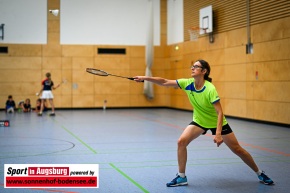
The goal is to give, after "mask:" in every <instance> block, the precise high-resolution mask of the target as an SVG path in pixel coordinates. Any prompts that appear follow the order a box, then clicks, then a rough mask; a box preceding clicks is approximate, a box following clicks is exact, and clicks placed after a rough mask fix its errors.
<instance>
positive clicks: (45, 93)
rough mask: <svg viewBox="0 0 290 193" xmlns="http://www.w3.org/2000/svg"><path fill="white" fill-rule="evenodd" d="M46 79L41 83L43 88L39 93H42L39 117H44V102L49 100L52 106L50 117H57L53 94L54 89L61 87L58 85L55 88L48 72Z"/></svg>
mask: <svg viewBox="0 0 290 193" xmlns="http://www.w3.org/2000/svg"><path fill="white" fill-rule="evenodd" d="M45 76H46V78H45V79H44V80H43V81H42V82H41V85H42V88H41V90H40V92H39V93H41V97H40V98H41V107H40V111H39V113H38V115H39V116H42V112H43V108H44V102H45V100H46V99H47V100H48V101H49V103H50V106H51V113H50V114H49V115H50V116H55V112H54V104H53V94H52V89H56V88H58V87H59V86H60V84H58V85H57V86H54V83H53V81H52V80H51V74H50V73H49V72H48V73H46V74H45Z"/></svg>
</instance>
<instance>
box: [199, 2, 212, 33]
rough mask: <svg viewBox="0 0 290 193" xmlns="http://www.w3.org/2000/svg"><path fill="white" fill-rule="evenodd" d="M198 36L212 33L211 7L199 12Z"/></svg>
mask: <svg viewBox="0 0 290 193" xmlns="http://www.w3.org/2000/svg"><path fill="white" fill-rule="evenodd" d="M199 28H200V32H199V34H200V35H202V34H208V33H212V32H213V14H212V5H209V6H207V7H204V8H201V9H200V10H199Z"/></svg>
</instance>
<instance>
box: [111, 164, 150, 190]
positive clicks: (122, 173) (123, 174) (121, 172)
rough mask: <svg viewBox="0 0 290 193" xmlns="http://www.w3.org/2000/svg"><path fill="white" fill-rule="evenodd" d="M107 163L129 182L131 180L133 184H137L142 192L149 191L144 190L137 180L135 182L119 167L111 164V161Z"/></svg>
mask: <svg viewBox="0 0 290 193" xmlns="http://www.w3.org/2000/svg"><path fill="white" fill-rule="evenodd" d="M109 164H110V166H112V168H114V169H115V170H117V171H118V172H119V173H120V174H121V175H122V176H124V177H125V178H127V179H128V180H129V181H130V182H132V183H133V184H134V185H135V186H137V187H138V188H139V189H141V190H142V191H143V192H145V193H149V191H148V190H146V189H145V188H143V187H142V186H141V185H140V184H138V183H137V182H135V181H134V180H133V179H132V178H130V177H129V176H128V175H127V174H125V173H124V172H123V171H121V170H120V169H119V168H117V167H116V166H115V165H114V164H112V163H109Z"/></svg>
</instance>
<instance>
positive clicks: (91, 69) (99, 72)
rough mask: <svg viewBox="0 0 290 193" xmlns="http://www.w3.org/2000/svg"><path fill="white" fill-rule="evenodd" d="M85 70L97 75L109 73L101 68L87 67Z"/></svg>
mask: <svg viewBox="0 0 290 193" xmlns="http://www.w3.org/2000/svg"><path fill="white" fill-rule="evenodd" d="M86 71H87V72H88V73H91V74H94V75H98V76H109V74H108V73H107V72H105V71H103V70H99V69H95V68H87V69H86Z"/></svg>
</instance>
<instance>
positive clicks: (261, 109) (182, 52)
mask: <svg viewBox="0 0 290 193" xmlns="http://www.w3.org/2000/svg"><path fill="white" fill-rule="evenodd" d="M226 2H227V3H225V1H218V0H212V1H210V0H205V1H201V0H185V1H184V10H185V14H184V26H185V28H184V33H185V34H184V36H185V42H183V43H180V44H178V46H179V50H175V49H174V48H175V46H176V45H172V46H170V48H169V49H170V65H171V71H172V72H173V75H172V78H179V77H189V76H190V69H189V66H190V62H191V61H194V60H197V59H200V58H202V59H205V60H207V61H208V62H209V63H210V65H211V67H212V72H211V77H212V78H213V83H214V84H215V86H216V87H217V89H218V92H219V95H220V97H221V103H222V106H223V110H224V113H225V114H226V115H230V116H235V117H241V118H249V119H254V120H263V121H271V122H278V123H285V124H290V116H289V115H290V54H289V53H290V16H289V14H290V13H289V12H290V1H283V0H281V1H263V0H262V1H250V6H251V10H252V15H251V25H250V35H251V41H252V43H253V47H254V52H253V54H246V44H247V40H248V37H247V28H246V15H245V13H246V1H226ZM208 5H213V11H214V15H215V16H214V17H215V18H214V22H215V27H216V28H214V30H215V32H214V43H209V37H208V36H202V37H199V39H198V41H188V40H189V36H188V31H187V30H188V29H189V28H190V27H193V26H198V23H197V22H198V13H199V11H198V10H199V9H200V8H202V7H205V6H208ZM190 6H191V8H190ZM227 8H228V9H227ZM278 8H279V9H278ZM189 9H191V11H189ZM259 12H260V13H259ZM194 13H195V15H194ZM235 13H236V14H235ZM227 14H229V15H230V16H229V17H227ZM241 15H243V16H241ZM233 18H234V19H233ZM235 19H237V21H236V20H235ZM242 20H243V21H242ZM194 22H195V23H194ZM186 26H187V27H186ZM171 106H172V107H176V108H186V109H190V108H191V107H190V104H189V103H188V101H187V99H186V97H185V96H184V93H182V91H179V90H176V91H175V90H172V92H171Z"/></svg>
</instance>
